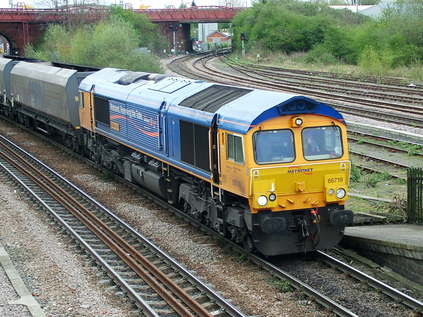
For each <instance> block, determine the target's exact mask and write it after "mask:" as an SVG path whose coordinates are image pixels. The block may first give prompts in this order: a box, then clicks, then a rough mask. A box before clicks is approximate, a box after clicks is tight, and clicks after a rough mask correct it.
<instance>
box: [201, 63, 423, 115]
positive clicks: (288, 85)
mask: <svg viewBox="0 0 423 317" xmlns="http://www.w3.org/2000/svg"><path fill="white" fill-rule="evenodd" d="M209 58H210V57H209ZM210 59H211V58H210ZM202 62H203V61H202ZM207 62H208V60H206V61H205V63H207ZM204 66H205V67H206V68H208V67H207V66H206V65H204ZM229 66H230V67H232V68H233V69H234V70H236V71H238V72H240V73H242V74H244V75H247V76H249V77H253V76H251V74H250V73H249V72H246V71H241V70H239V69H238V68H236V67H233V66H231V65H229ZM208 69H209V70H210V68H208ZM233 77H234V78H237V79H239V80H241V79H243V78H242V77H241V76H237V75H233ZM253 78H254V80H252V82H256V83H259V84H264V85H265V86H268V87H275V86H276V87H277V88H282V89H285V90H289V91H294V92H300V93H304V94H307V95H310V96H317V97H323V98H328V96H329V97H330V98H331V99H334V100H339V101H347V102H349V101H352V102H355V103H358V104H363V105H367V106H373V107H374V106H375V105H380V106H383V107H384V108H386V109H391V110H398V109H399V108H400V109H403V110H408V111H410V110H411V109H412V110H414V112H416V113H419V114H423V107H418V106H413V105H403V104H399V103H388V102H384V101H380V100H377V99H371V100H369V99H367V98H363V97H355V96H354V95H353V94H348V93H344V94H333V93H329V92H323V91H321V90H316V89H314V88H309V87H308V88H302V87H304V85H301V84H300V83H298V84H296V85H295V84H293V83H292V82H289V81H284V80H276V79H272V80H271V84H270V83H268V81H266V80H264V79H261V78H257V77H253ZM244 80H245V79H244ZM249 81H251V80H249ZM309 86H310V85H309ZM337 90H341V89H340V88H337ZM416 102H418V101H416Z"/></svg>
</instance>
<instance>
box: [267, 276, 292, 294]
mask: <svg viewBox="0 0 423 317" xmlns="http://www.w3.org/2000/svg"><path fill="white" fill-rule="evenodd" d="M268 283H269V284H270V285H272V286H273V287H274V288H276V289H277V290H279V291H280V292H282V293H289V292H292V291H294V287H292V285H291V284H290V283H289V282H288V281H287V280H281V279H279V278H271V279H269V280H268Z"/></svg>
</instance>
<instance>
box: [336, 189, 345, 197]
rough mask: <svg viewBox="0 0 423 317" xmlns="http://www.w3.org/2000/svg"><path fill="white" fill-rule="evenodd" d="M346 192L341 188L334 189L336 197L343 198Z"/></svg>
mask: <svg viewBox="0 0 423 317" xmlns="http://www.w3.org/2000/svg"><path fill="white" fill-rule="evenodd" d="M346 194H347V192H346V191H345V189H343V188H338V189H337V190H336V198H338V199H342V198H344V197H345V195H346Z"/></svg>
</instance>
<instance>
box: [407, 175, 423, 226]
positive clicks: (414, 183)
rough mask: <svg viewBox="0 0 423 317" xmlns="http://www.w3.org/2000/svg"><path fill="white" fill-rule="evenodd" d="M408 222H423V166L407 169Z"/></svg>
mask: <svg viewBox="0 0 423 317" xmlns="http://www.w3.org/2000/svg"><path fill="white" fill-rule="evenodd" d="M407 222H408V223H418V224H423V168H409V169H408V170H407Z"/></svg>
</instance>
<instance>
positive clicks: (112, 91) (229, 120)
mask: <svg viewBox="0 0 423 317" xmlns="http://www.w3.org/2000/svg"><path fill="white" fill-rule="evenodd" d="M80 89H81V90H83V91H92V90H93V91H94V92H95V93H96V94H99V95H102V96H104V97H106V98H111V99H115V100H122V101H126V102H128V103H132V104H139V105H142V106H144V107H149V108H152V109H156V110H157V111H158V110H159V109H160V108H161V107H162V106H163V104H164V103H166V105H167V107H168V112H169V113H172V114H175V115H177V116H179V117H183V118H187V120H189V121H194V122H196V123H198V124H202V125H206V126H209V125H210V124H211V122H212V120H213V117H214V116H215V115H216V114H217V115H218V126H219V128H221V129H225V130H229V131H233V132H237V133H242V134H245V133H247V132H248V130H249V129H250V128H251V127H253V126H255V125H257V124H259V123H260V122H263V121H265V120H269V119H271V118H274V117H278V116H283V115H294V114H305V113H314V114H320V115H324V116H328V117H332V118H334V119H336V120H339V121H341V122H344V119H343V117H342V115H341V114H340V113H339V112H338V111H336V110H335V109H333V108H332V107H330V106H328V105H325V104H323V103H319V102H317V101H315V100H313V99H310V98H308V97H304V96H299V95H294V94H289V93H282V92H274V91H267V90H260V89H251V88H242V87H237V86H228V85H220V84H215V83H208V82H204V81H198V80H192V79H188V78H182V77H165V76H163V75H157V74H148V73H140V72H131V71H126V70H119V69H114V68H104V69H102V70H100V71H98V72H95V73H93V74H92V75H90V76H88V77H86V78H85V79H84V80H83V81H82V82H81V85H80Z"/></svg>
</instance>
